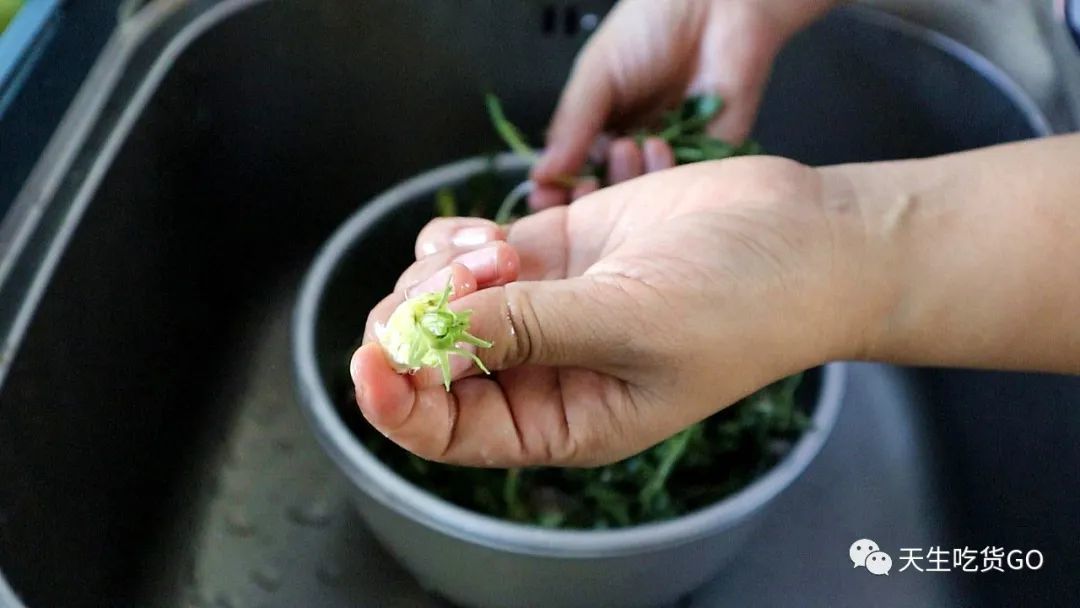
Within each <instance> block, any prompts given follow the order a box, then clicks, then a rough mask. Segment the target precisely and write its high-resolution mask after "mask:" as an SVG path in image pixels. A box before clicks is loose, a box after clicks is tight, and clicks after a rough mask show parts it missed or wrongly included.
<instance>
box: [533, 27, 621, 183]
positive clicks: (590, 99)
mask: <svg viewBox="0 0 1080 608" xmlns="http://www.w3.org/2000/svg"><path fill="white" fill-rule="evenodd" d="M611 104H612V87H611V77H610V74H609V73H608V66H607V63H606V61H604V58H603V55H602V54H601V52H600V51H599V50H598V47H596V46H595V45H593V44H590V45H589V46H588V47H586V49H585V50H584V51H583V52H582V53H581V55H580V56H579V58H578V60H577V62H576V63H575V65H574V70H573V72H572V73H571V75H570V80H569V82H568V83H567V85H566V88H565V89H563V93H562V96H561V97H560V99H559V104H558V106H557V107H556V109H555V115H554V117H553V118H552V121H551V126H550V128H549V129H548V137H547V146H546V149H545V150H544V154H543V156H542V157H541V158H540V160H539V161H538V162H537V163H536V165H535V166H534V167H533V169H532V171H531V173H530V177H531V178H532V179H533V181H535V182H537V184H541V185H551V184H553V183H554V182H556V181H558V180H559V179H560V178H565V177H568V176H570V177H572V176H575V175H577V173H578V171H579V170H580V169H581V166H582V165H583V164H585V160H586V159H587V157H588V155H589V149H590V147H591V146H592V145H593V141H594V140H595V139H596V136H597V135H599V134H600V130H601V129H602V128H603V127H604V124H605V123H606V122H607V119H608V116H609V114H610V113H611ZM543 196H545V195H544V194H538V195H534V199H533V200H536V197H540V198H542V197H543Z"/></svg>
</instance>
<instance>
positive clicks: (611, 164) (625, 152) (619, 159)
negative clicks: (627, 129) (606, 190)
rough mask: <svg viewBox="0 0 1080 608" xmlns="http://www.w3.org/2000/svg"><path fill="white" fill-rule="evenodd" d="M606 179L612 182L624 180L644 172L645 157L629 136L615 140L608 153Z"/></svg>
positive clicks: (616, 182)
mask: <svg viewBox="0 0 1080 608" xmlns="http://www.w3.org/2000/svg"><path fill="white" fill-rule="evenodd" d="M607 168H608V181H609V182H610V183H612V184H618V183H620V182H625V181H626V180H629V179H633V178H635V177H638V176H639V175H641V174H642V173H644V172H645V158H644V156H643V155H642V153H641V148H639V147H638V145H637V143H635V142H634V140H633V139H630V138H629V137H623V138H620V139H617V140H615V142H614V143H612V144H611V150H610V151H609V153H608V166H607Z"/></svg>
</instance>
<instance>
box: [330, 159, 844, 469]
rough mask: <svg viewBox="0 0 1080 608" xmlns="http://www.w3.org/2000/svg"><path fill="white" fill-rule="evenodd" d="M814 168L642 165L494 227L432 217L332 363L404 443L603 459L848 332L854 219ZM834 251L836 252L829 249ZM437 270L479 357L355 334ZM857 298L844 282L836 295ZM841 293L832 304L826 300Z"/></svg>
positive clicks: (542, 457)
mask: <svg viewBox="0 0 1080 608" xmlns="http://www.w3.org/2000/svg"><path fill="white" fill-rule="evenodd" d="M827 200H829V199H828V196H827V193H826V188H825V186H824V184H823V182H822V180H821V176H820V174H819V172H817V171H815V170H814V169H810V168H808V167H805V166H803V165H799V164H797V163H795V162H792V161H788V160H784V159H778V158H770V157H746V158H739V159H731V160H726V161H721V162H709V163H700V164H696V165H692V166H687V167H681V168H677V169H672V170H670V171H664V172H661V173H657V174H654V175H650V176H646V177H642V178H640V179H636V180H633V181H632V182H629V183H626V184H623V185H620V186H615V187H612V188H608V189H605V190H602V191H599V192H596V193H594V194H591V195H589V196H588V197H585V198H583V199H581V200H580V201H578V202H577V203H575V204H574V205H572V206H568V207H566V206H563V207H557V208H554V209H549V210H547V211H543V212H541V213H538V214H535V215H532V216H528V217H526V218H523V219H521V220H519V221H517V222H516V223H514V224H513V225H512V226H511V227H510V228H509V229H508V230H504V229H503V228H501V227H499V226H496V225H495V224H493V223H491V222H487V221H486V220H481V219H477V218H453V219H437V220H435V221H433V222H432V223H430V224H429V225H428V226H427V227H426V228H425V229H424V230H423V231H422V233H421V234H420V235H419V237H418V240H417V246H416V249H417V258H418V259H417V261H416V263H414V264H413V266H412V267H410V268H409V269H408V270H407V271H406V272H405V273H404V274H403V275H402V277H401V279H400V281H399V284H398V287H397V288H396V289H395V293H394V294H393V295H391V296H389V297H388V298H386V299H385V300H384V301H383V302H381V303H380V304H379V305H378V306H377V307H376V308H375V309H374V310H373V311H372V312H371V315H370V317H369V322H368V331H367V333H366V344H365V345H364V346H363V347H361V348H360V349H359V350H358V351H357V352H356V353H355V355H354V357H353V360H352V364H351V373H352V376H353V379H354V383H355V386H356V398H357V401H358V403H359V404H360V407H361V410H362V411H363V413H364V415H365V417H366V418H367V419H368V420H369V422H371V423H372V424H373V425H374V426H375V427H376V428H377V429H378V430H380V431H381V432H383V433H385V434H386V435H387V436H388V437H389V438H390V439H392V440H393V441H395V442H397V443H398V444H400V445H402V446H403V447H405V448H406V449H408V450H410V451H412V452H414V453H416V454H419V455H420V456H423V457H426V458H429V459H433V460H440V461H446V462H455V463H460V464H470V465H479V466H521V465H536V464H556V465H595V464H601V463H606V462H611V461H615V460H618V459H620V458H623V457H626V456H629V455H631V454H633V453H636V452H638V451H640V450H642V449H644V448H646V447H648V446H649V445H652V444H654V443H656V442H658V441H660V440H662V439H664V438H666V437H668V436H670V435H672V434H674V433H675V432H676V431H678V430H680V429H682V428H684V427H686V426H688V425H690V424H692V423H694V422H696V421H698V420H701V419H703V418H705V417H707V416H709V415H710V414H712V413H714V412H716V411H718V410H719V409H721V408H722V407H725V406H727V405H729V404H731V403H733V402H735V401H737V400H738V399H740V398H741V397H743V396H745V395H747V394H749V393H751V392H753V391H754V390H756V389H758V388H760V387H761V386H764V385H765V384H768V383H769V382H771V381H774V380H776V379H779V378H781V377H783V376H786V375H788V374H791V373H794V372H797V371H800V370H802V369H806V368H809V367H812V366H814V365H817V364H819V363H822V362H824V361H826V360H831V359H835V358H842V357H844V356H846V355H847V354H849V353H850V352H853V351H855V350H857V346H855V344H856V341H855V340H853V339H852V338H853V337H855V336H858V335H860V333H859V332H858V331H856V330H857V324H858V319H859V309H858V307H857V306H856V307H850V306H846V307H842V306H839V305H838V302H841V301H842V302H845V304H846V303H847V300H846V298H847V296H849V295H850V294H851V293H852V292H853V290H854V289H855V286H856V285H858V280H857V277H856V276H855V274H856V273H855V272H854V270H855V268H856V265H857V263H858V262H857V260H859V256H857V255H849V254H850V253H851V251H852V249H853V247H854V246H856V245H857V243H858V239H853V238H851V236H850V235H851V234H853V232H852V231H848V230H841V229H839V228H838V227H837V226H838V220H837V218H836V217H834V209H833V208H832V207H830V206H829V205H827V204H826V201H827ZM841 252H842V253H841ZM448 279H449V280H451V282H452V284H453V287H454V295H455V299H454V302H452V306H451V307H452V308H455V309H471V310H473V316H472V326H471V329H470V332H471V333H473V334H474V335H476V336H479V337H481V338H483V339H486V340H490V341H492V342H494V346H493V347H492V348H491V349H484V350H481V351H479V352H478V353H477V354H478V355H479V357H480V358H481V359H482V360H483V362H484V363H485V364H486V366H487V367H488V368H490V369H491V370H493V371H494V372H495V373H494V375H493V376H490V377H488V376H483V375H480V372H479V370H478V369H477V368H476V367H474V366H473V365H472V364H471V362H470V361H468V360H467V359H464V358H456V359H454V360H453V361H454V366H453V377H454V382H453V384H452V385H451V390H450V392H447V391H446V390H445V389H444V387H443V384H442V379H441V376H440V374H439V373H438V371H437V370H431V369H426V370H422V371H421V372H420V373H418V374H416V375H412V376H410V375H399V374H397V373H395V372H394V371H393V369H392V368H391V366H390V364H389V363H388V361H387V359H386V356H385V354H384V353H383V351H382V349H381V347H380V346H379V345H378V344H377V343H376V342H374V341H373V331H372V327H373V324H374V322H375V321H381V322H385V320H386V319H387V317H389V315H390V313H391V311H392V310H393V309H394V308H395V307H396V306H397V305H398V304H399V303H400V302H401V301H402V300H403V298H404V296H405V292H406V291H408V292H409V293H410V294H416V293H422V292H425V291H437V290H439V289H441V288H442V287H443V286H444V285H445V284H446V282H447V280H448ZM853 300H854V301H857V300H858V299H857V298H853ZM841 309H843V310H844V314H843V317H841V315H838V314H837V312H836V311H837V310H841Z"/></svg>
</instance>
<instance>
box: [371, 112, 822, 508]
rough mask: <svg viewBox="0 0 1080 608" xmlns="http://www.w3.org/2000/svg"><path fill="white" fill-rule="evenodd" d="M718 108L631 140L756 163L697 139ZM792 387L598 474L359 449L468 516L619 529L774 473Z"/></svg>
mask: <svg viewBox="0 0 1080 608" xmlns="http://www.w3.org/2000/svg"><path fill="white" fill-rule="evenodd" d="M486 101H487V109H488V114H489V117H490V118H491V121H492V124H493V125H494V127H495V130H496V132H497V133H498V134H499V135H500V136H501V137H502V139H503V140H504V141H505V142H506V144H507V145H508V146H509V147H510V148H511V149H512V150H514V151H515V152H518V153H520V154H523V155H525V156H526V157H528V158H531V159H535V158H536V153H535V152H534V151H533V150H532V148H530V147H529V146H528V144H527V143H526V140H525V137H524V136H523V135H522V134H521V131H520V130H519V129H517V127H515V126H514V125H513V124H512V123H510V121H509V120H507V118H506V115H505V113H504V112H503V109H502V106H501V104H500V103H499V100H498V99H497V98H496V97H494V96H493V95H488V96H487V99H486ZM722 108H723V103H722V101H721V100H720V98H718V97H715V96H701V97H692V98H690V99H687V100H686V101H685V102H684V103H683V104H682V106H680V107H679V108H677V109H675V110H673V111H671V112H669V113H667V114H665V115H664V117H663V119H662V121H661V125H660V127H659V129H658V130H657V131H655V132H652V133H649V132H641V133H638V134H637V137H638V138H641V139H643V138H645V137H650V136H655V137H661V138H662V139H664V140H665V141H667V142H668V143H670V144H671V145H672V148H673V151H674V153H675V159H676V162H677V163H680V164H683V163H691V162H698V161H703V160H716V159H721V158H727V157H729V156H739V155H744V154H757V153H760V151H761V149H760V146H758V145H757V144H756V143H755V142H747V143H744V144H742V145H740V146H732V145H731V144H728V143H727V142H724V141H721V140H719V139H715V138H713V137H710V136H709V135H708V134H707V133H706V131H705V129H706V126H707V125H708V124H709V123H710V122H711V121H712V119H713V118H714V117H715V116H716V115H717V113H718V112H720V111H721V110H722ZM598 169H599V170H600V171H603V170H604V168H603V167H599V168H598ZM528 187H529V182H524V183H523V184H520V185H519V186H518V187H517V188H514V189H512V190H511V191H510V193H509V194H507V195H505V196H504V197H502V202H501V204H500V205H499V207H498V210H497V211H496V213H495V219H496V221H498V222H499V223H504V222H506V221H509V220H510V219H511V216H512V214H513V212H514V210H515V209H516V208H517V206H518V204H519V203H520V202H521V200H522V199H523V198H524V196H525V194H527V193H528ZM500 189H501V190H502V191H504V192H505V190H506V185H505V184H504V182H503V181H502V180H501V179H500V177H499V175H498V173H497V172H496V171H495V170H494V165H492V167H491V168H490V169H489V170H488V171H486V172H483V173H481V174H480V175H477V176H475V177H474V178H472V179H470V180H469V181H468V182H467V183H466V184H465V185H464V187H463V188H461V189H460V190H459V191H458V192H456V193H455V192H453V191H451V190H440V191H439V192H438V194H437V196H436V210H437V212H438V214H439V215H444V216H448V215H456V214H457V213H458V212H459V211H460V210H461V207H462V205H463V204H464V205H466V206H468V208H469V210H470V212H471V214H472V215H476V216H488V215H489V209H490V204H491V203H493V202H495V201H498V200H499V199H500V195H499V192H500ZM801 378H802V375H801V374H798V375H795V376H791V377H789V378H785V379H783V380H781V381H779V382H776V383H774V384H773V385H771V386H768V387H766V388H764V389H762V390H760V391H758V392H757V393H754V394H753V395H750V396H748V397H746V398H745V399H743V400H741V401H740V402H738V403H736V404H734V405H732V406H730V407H728V408H726V409H724V410H722V411H721V412H719V413H717V414H715V415H713V416H711V417H709V418H708V419H706V420H704V421H702V422H699V423H697V424H694V425H692V426H690V427H689V428H687V429H685V430H683V431H682V432H680V433H678V434H676V435H674V436H673V437H671V438H669V439H667V440H665V441H663V442H661V443H659V444H657V445H655V446H653V447H651V448H649V449H648V450H645V451H644V452H642V453H640V454H637V455H636V456H633V457H630V458H627V459H626V460H623V461H620V462H616V463H614V464H610V465H607V466H603V467H597V468H589V469H559V468H551V467H536V468H525V469H510V470H496V469H478V468H469V467H457V466H451V465H444V464H439V463H434V462H427V461H424V460H422V459H420V458H418V457H417V456H414V455H413V454H411V453H409V452H407V451H405V450H403V449H401V448H400V447H398V446H397V445H395V444H393V443H391V442H390V441H389V440H387V439H386V438H384V437H383V436H382V435H380V434H379V433H376V432H374V431H370V430H369V432H368V433H367V434H366V436H365V441H366V443H367V445H368V447H369V448H370V449H371V450H372V451H373V452H375V454H376V455H377V456H378V457H379V458H381V459H382V460H383V461H385V462H386V463H387V464H388V465H390V466H391V467H392V468H393V469H394V470H396V471H397V472H398V473H400V474H401V475H402V476H404V477H405V478H406V479H408V480H410V481H411V482H413V483H415V484H416V485H418V486H420V487H422V488H425V489H427V490H428V491H430V492H432V493H434V494H436V495H438V496H441V497H442V498H444V499H446V500H448V501H450V502H453V503H455V504H457V505H460V506H462V507H465V508H467V509H471V510H473V511H477V512H479V513H484V514H487V515H491V516H494V517H498V518H502V519H508V520H511V521H516V522H522V523H529V524H534V525H538V526H543V527H547V528H589V529H606V528H620V527H625V526H632V525H637V524H642V523H648V522H653V521H660V520H664V519H670V518H672V517H677V516H679V515H682V514H685V513H688V512H690V511H693V510H695V509H699V508H701V507H704V506H707V505H709V504H711V503H714V502H716V501H718V500H720V499H722V498H724V497H725V496H728V495H730V494H732V493H734V492H736V491H738V490H740V489H741V488H743V487H745V486H746V485H747V484H749V483H750V482H752V481H753V480H754V479H755V478H756V477H758V476H759V475H761V474H762V473H764V472H765V471H767V470H768V469H769V468H770V467H772V466H774V465H775V464H776V463H777V462H778V461H779V460H780V459H781V458H783V456H784V455H785V454H786V453H787V452H788V451H789V450H790V448H791V446H792V444H793V443H794V442H795V440H797V439H798V437H799V436H800V435H801V434H802V433H803V432H805V431H806V429H807V428H809V426H810V420H809V418H808V417H807V415H806V412H805V409H804V408H803V407H802V406H801V405H800V403H799V402H798V400H797V398H796V389H797V388H798V386H799V384H800V382H801Z"/></svg>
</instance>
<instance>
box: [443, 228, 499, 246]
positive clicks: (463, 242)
mask: <svg viewBox="0 0 1080 608" xmlns="http://www.w3.org/2000/svg"><path fill="white" fill-rule="evenodd" d="M492 240H493V239H492V234H491V229H490V228H486V227H480V226H472V227H469V228H461V229H460V230H458V231H457V232H455V233H454V234H453V235H452V236H451V237H450V242H451V243H452V244H453V245H454V246H455V247H475V246H477V245H483V244H484V243H489V242H491V241H492Z"/></svg>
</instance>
